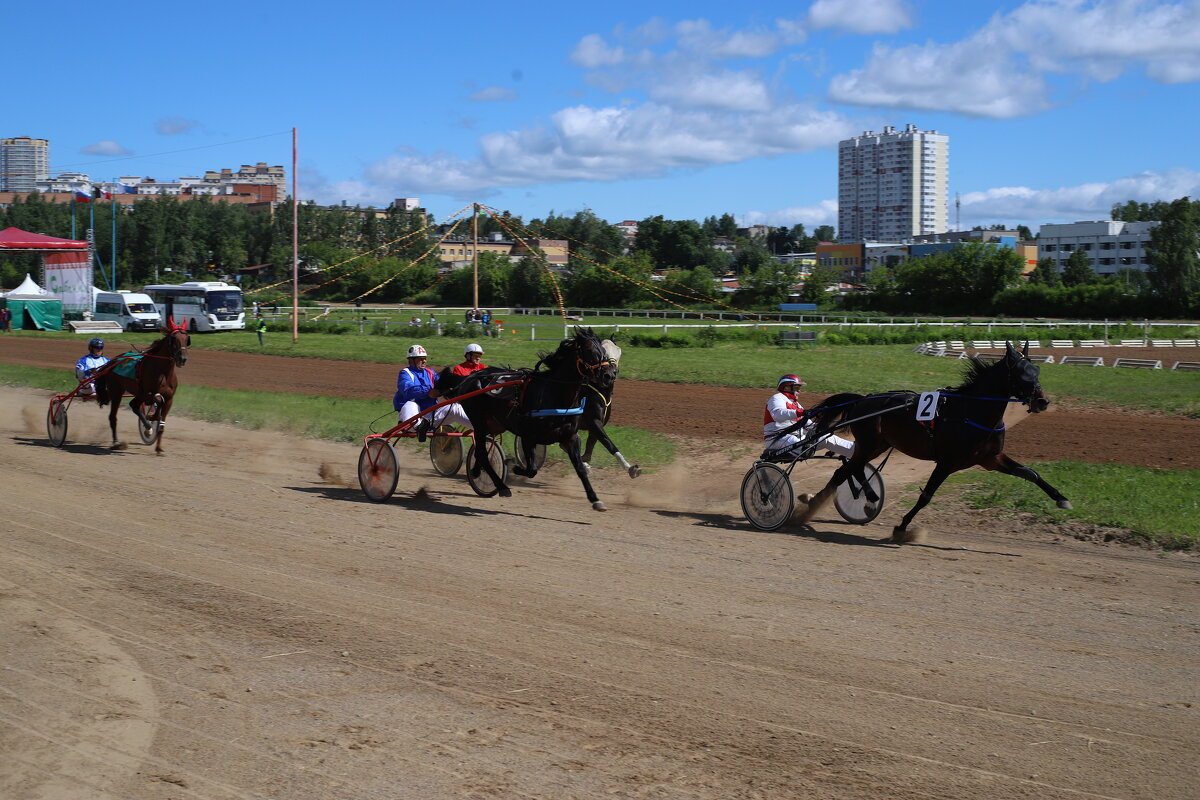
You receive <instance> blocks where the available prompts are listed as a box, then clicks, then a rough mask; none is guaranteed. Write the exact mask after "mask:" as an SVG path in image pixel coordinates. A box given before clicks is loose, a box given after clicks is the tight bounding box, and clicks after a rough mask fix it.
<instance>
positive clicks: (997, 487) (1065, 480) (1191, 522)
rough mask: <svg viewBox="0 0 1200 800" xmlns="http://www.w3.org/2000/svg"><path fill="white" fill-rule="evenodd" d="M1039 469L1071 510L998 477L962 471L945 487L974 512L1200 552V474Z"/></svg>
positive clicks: (1059, 466) (1072, 465) (1110, 467)
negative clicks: (998, 512)
mask: <svg viewBox="0 0 1200 800" xmlns="http://www.w3.org/2000/svg"><path fill="white" fill-rule="evenodd" d="M1036 468H1037V471H1038V472H1039V473H1040V474H1041V476H1042V477H1043V478H1045V479H1046V480H1047V481H1049V482H1050V484H1051V485H1053V486H1054V487H1055V488H1057V489H1058V490H1059V491H1061V492H1062V493H1063V494H1064V495H1066V496H1067V497H1068V498H1069V499H1070V500H1071V503H1072V505H1074V508H1073V509H1060V508H1056V507H1055V506H1054V504H1053V502H1052V501H1051V500H1050V499H1049V498H1047V497H1046V495H1045V494H1044V493H1043V492H1042V490H1041V489H1039V488H1037V487H1036V486H1034V485H1033V484H1031V483H1029V482H1028V481H1022V480H1016V479H1014V478H1012V477H1010V476H1008V475H1002V474H1000V473H998V472H985V471H981V470H972V471H970V472H961V473H958V474H956V475H953V476H951V478H950V479H949V480H947V482H946V485H947V486H948V487H954V488H956V489H957V490H958V491H960V492H961V494H962V496H963V498H964V499H966V501H967V502H968V503H970V504H971V505H972V506H974V507H975V508H992V509H996V508H1000V509H1004V508H1007V509H1012V510H1014V511H1021V512H1027V513H1030V514H1033V515H1034V516H1035V517H1037V518H1039V519H1043V520H1048V521H1051V522H1065V521H1068V520H1077V521H1080V522H1086V523H1088V524H1092V525H1101V526H1104V527H1110V528H1122V529H1125V530H1128V531H1130V532H1131V533H1132V534H1133V536H1134V537H1135V539H1136V540H1138V541H1140V542H1142V543H1143V544H1147V545H1150V546H1154V547H1160V548H1162V549H1165V550H1195V549H1197V548H1200V494H1198V493H1197V492H1196V487H1197V486H1200V470H1160V469H1155V470H1151V469H1144V468H1142V467H1131V466H1125V465H1121V464H1081V463H1079V462H1075V461H1051V462H1046V463H1043V464H1038V465H1036Z"/></svg>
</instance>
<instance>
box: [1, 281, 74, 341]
mask: <svg viewBox="0 0 1200 800" xmlns="http://www.w3.org/2000/svg"><path fill="white" fill-rule="evenodd" d="M43 292H44V290H43V289H42V287H40V286H38V285H37V284H36V283H35V282H34V280H33V278H31V277H29V276H28V275H26V276H25V281H24V282H23V283H22V284H21V285H20V286H18V287H17V288H16V289H13V290H12V291H11V292H9V293H8V294H6V295H5V296H4V297H0V305H3V306H7V307H8V310H9V311H11V312H12V327H13V330H14V331H19V330H30V331H32V330H41V331H61V330H62V319H63V307H62V298H59V297H55V296H54V295H52V294H44V293H43Z"/></svg>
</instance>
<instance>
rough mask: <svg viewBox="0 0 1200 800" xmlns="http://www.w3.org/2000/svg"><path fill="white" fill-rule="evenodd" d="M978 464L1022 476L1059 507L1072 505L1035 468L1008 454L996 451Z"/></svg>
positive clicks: (1070, 506)
mask: <svg viewBox="0 0 1200 800" xmlns="http://www.w3.org/2000/svg"><path fill="white" fill-rule="evenodd" d="M980 466H982V467H983V468H984V469H990V470H995V471H996V472H1003V473H1004V474H1005V475H1014V476H1016V477H1018V478H1024V479H1025V480H1027V481H1029V482H1030V483H1032V484H1034V485H1036V486H1037V487H1038V488H1039V489H1041V490H1042V491H1043V492H1045V493H1046V494H1047V496H1049V498H1050V499H1051V500H1053V501H1054V502H1055V503H1056V504H1057V505H1058V507H1059V508H1073V507H1074V506H1072V505H1071V501H1070V500H1068V499H1067V498H1066V497H1064V496H1063V494H1062V492H1060V491H1058V489H1055V488H1054V487H1053V486H1051V485H1050V484H1048V483H1046V481H1045V480H1044V479H1043V478H1042V476H1041V475H1039V474H1037V471H1036V470H1034V469H1032V468H1030V467H1027V466H1025V465H1024V464H1021V463H1019V462H1017V461H1014V460H1012V459H1011V458H1009V457H1008V456H1006V455H1004V453H997V454H996V455H994V456H992V458H990V459H988V460H987V461H985V462H982V463H981V464H980Z"/></svg>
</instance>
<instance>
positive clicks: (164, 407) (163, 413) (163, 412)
mask: <svg viewBox="0 0 1200 800" xmlns="http://www.w3.org/2000/svg"><path fill="white" fill-rule="evenodd" d="M154 399H155V400H156V401H158V408H157V413H156V414H155V415H154V419H156V420H157V421H158V435H157V436H155V437H154V452H155V454H156V455H160V456H161V455H162V452H163V446H162V439H163V434H164V433H166V432H167V412H168V411H170V410H171V404H172V403H174V402H175V394H174V393H173V392H172V393H170V394H166V395H164V394H162V393H159V394H156V395H154Z"/></svg>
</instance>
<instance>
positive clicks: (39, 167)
mask: <svg viewBox="0 0 1200 800" xmlns="http://www.w3.org/2000/svg"><path fill="white" fill-rule="evenodd" d="M49 178H50V141H49V140H48V139H32V138H30V137H28V136H16V137H14V138H12V139H0V191H6V192H32V191H34V190H35V189H37V182H38V181H44V180H48V179H49Z"/></svg>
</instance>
